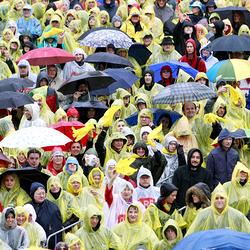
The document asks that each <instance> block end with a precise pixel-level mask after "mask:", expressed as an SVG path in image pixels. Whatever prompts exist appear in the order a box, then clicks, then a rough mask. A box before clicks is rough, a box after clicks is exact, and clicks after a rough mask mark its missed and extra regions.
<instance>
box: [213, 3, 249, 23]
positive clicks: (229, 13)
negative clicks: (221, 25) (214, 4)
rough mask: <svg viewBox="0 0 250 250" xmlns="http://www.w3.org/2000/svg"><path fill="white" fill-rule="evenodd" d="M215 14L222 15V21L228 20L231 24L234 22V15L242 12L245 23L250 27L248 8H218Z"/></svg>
mask: <svg viewBox="0 0 250 250" xmlns="http://www.w3.org/2000/svg"><path fill="white" fill-rule="evenodd" d="M213 12H216V13H218V14H219V15H220V18H221V20H223V19H226V18H228V19H229V20H230V21H231V22H233V14H234V13H235V12H240V13H242V15H244V19H245V23H246V24H247V25H250V12H249V11H248V9H247V8H244V7H235V6H231V7H225V8H217V9H215V10H214V11H213Z"/></svg>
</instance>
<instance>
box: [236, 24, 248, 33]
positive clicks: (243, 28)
mask: <svg viewBox="0 0 250 250" xmlns="http://www.w3.org/2000/svg"><path fill="white" fill-rule="evenodd" d="M241 35H248V36H250V29H249V27H248V26H247V25H246V24H242V25H241V26H240V29H239V32H238V36H241Z"/></svg>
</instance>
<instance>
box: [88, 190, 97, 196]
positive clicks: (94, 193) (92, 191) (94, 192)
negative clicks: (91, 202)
mask: <svg viewBox="0 0 250 250" xmlns="http://www.w3.org/2000/svg"><path fill="white" fill-rule="evenodd" d="M90 193H91V194H93V195H94V196H97V195H98V193H97V192H96V191H95V190H93V189H90Z"/></svg>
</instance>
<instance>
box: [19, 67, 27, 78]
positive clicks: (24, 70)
mask: <svg viewBox="0 0 250 250" xmlns="http://www.w3.org/2000/svg"><path fill="white" fill-rule="evenodd" d="M18 69H19V74H20V76H21V77H26V76H28V74H29V69H28V67H27V66H19V67H18Z"/></svg>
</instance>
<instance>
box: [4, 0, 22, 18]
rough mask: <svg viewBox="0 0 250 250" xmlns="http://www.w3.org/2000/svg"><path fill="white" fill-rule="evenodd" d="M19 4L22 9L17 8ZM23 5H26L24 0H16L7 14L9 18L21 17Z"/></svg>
mask: <svg viewBox="0 0 250 250" xmlns="http://www.w3.org/2000/svg"><path fill="white" fill-rule="evenodd" d="M18 4H20V5H21V9H20V10H17V9H16V6H17V5H18ZM23 6H24V1H23V0H14V1H13V3H12V5H11V7H10V10H9V12H8V15H7V16H8V19H9V20H14V21H17V20H18V19H19V18H21V17H22V16H23Z"/></svg>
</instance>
